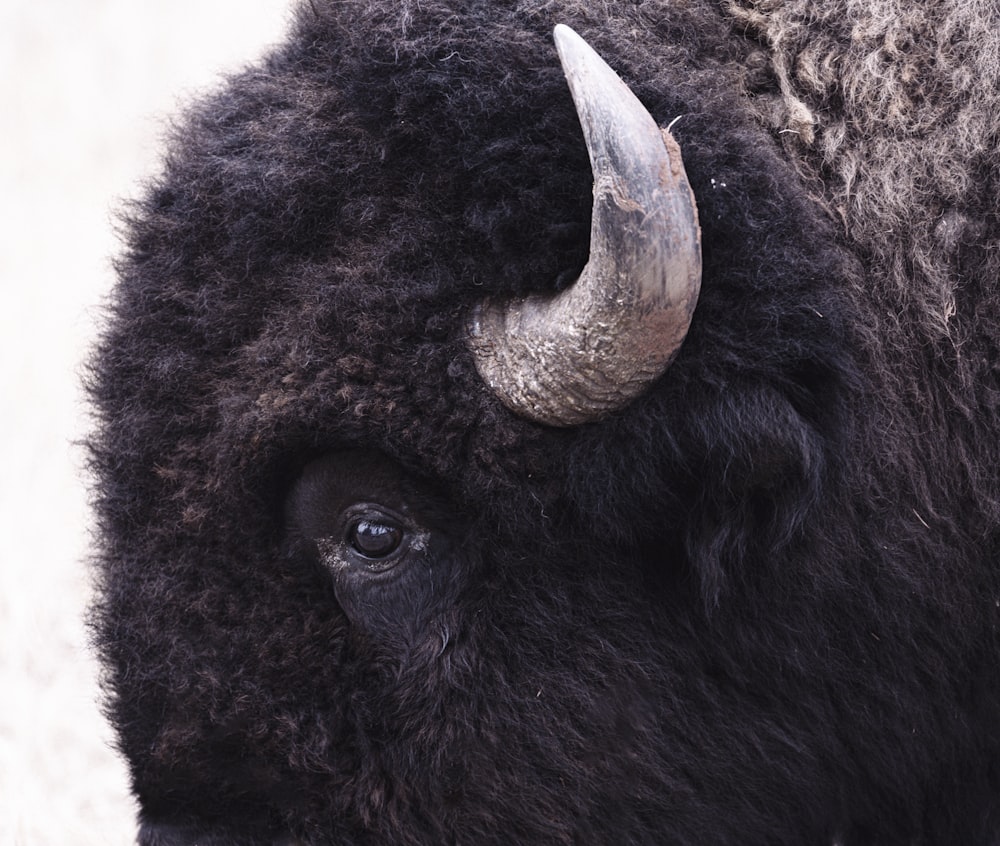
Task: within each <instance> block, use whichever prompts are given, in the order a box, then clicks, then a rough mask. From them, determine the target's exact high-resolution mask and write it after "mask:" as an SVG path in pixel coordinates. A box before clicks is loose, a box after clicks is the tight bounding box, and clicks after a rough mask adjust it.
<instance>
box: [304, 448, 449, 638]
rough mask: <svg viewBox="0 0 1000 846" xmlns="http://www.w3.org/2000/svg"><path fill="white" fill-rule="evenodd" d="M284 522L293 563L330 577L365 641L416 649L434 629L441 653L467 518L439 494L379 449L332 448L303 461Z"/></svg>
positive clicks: (351, 620) (323, 576) (355, 628)
mask: <svg viewBox="0 0 1000 846" xmlns="http://www.w3.org/2000/svg"><path fill="white" fill-rule="evenodd" d="M287 525H288V537H289V556H290V559H291V561H292V562H293V565H294V566H300V567H301V568H303V569H313V570H314V572H316V573H317V577H318V578H320V579H323V580H328V582H329V584H330V585H332V587H333V591H334V594H335V596H336V600H337V603H338V604H339V605H340V607H341V609H343V611H344V613H345V614H346V615H347V617H348V619H349V620H350V622H351V626H352V629H353V631H354V632H356V633H357V634H358V635H360V637H361V640H362V641H363V642H367V643H371V644H381V645H383V646H394V647H397V648H399V647H402V648H412V647H414V646H416V645H418V644H419V643H420V642H422V641H424V640H426V639H427V638H429V637H432V636H433V632H434V630H435V629H436V630H437V631H438V633H442V632H443V634H441V638H440V640H439V648H440V649H442V650H443V649H444V647H445V646H446V645H447V634H446V632H447V627H446V626H444V625H440V622H441V621H440V617H441V614H442V612H443V611H444V610H445V609H447V608H448V607H449V606H450V605H451V604H452V603H453V602H454V600H455V598H456V597H457V595H458V588H459V580H460V576H461V565H460V564H459V562H458V561H457V560H455V558H454V550H455V547H456V542H457V541H458V539H459V538H460V536H461V533H462V531H463V522H462V520H461V519H460V518H459V517H457V516H456V511H455V509H454V508H453V507H452V506H451V505H450V503H448V502H447V500H446V499H445V498H444V497H443V496H442V495H439V494H436V493H434V492H433V491H432V490H431V489H430V488H429V487H428V486H427V485H424V484H421V483H420V482H418V481H416V480H414V479H412V478H411V477H410V476H409V475H407V474H406V473H404V472H403V471H402V470H401V469H400V468H399V467H398V466H397V465H395V464H393V463H392V462H390V461H389V460H388V459H386V458H384V457H382V456H380V455H377V454H375V453H371V452H365V451H346V452H337V453H332V454H329V455H326V456H323V457H321V458H318V459H316V460H315V461H312V462H310V463H309V464H308V465H307V466H306V467H305V469H304V470H303V472H302V475H301V476H300V478H299V479H298V481H297V482H296V483H295V485H294V487H293V489H292V491H291V493H290V494H289V497H288V503H287ZM436 623H437V624H439V625H435V624H436Z"/></svg>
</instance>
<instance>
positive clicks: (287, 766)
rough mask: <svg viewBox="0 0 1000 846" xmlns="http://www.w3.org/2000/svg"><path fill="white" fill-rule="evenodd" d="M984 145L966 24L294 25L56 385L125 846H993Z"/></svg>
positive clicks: (665, 7) (875, 12)
mask: <svg viewBox="0 0 1000 846" xmlns="http://www.w3.org/2000/svg"><path fill="white" fill-rule="evenodd" d="M553 30H555V44H553ZM600 57H603V60H602V58H600ZM605 62H607V64H605ZM630 91H631V92H632V93H629V92H630ZM998 143H1000V14H998V12H997V9H996V8H995V6H993V5H991V4H987V3H978V2H969V0H928V2H925V3H906V2H903V1H902V0H875V1H874V2H871V3H856V2H852V1H851V0H726V2H719V1H718V0H683V2H682V0H644V1H643V2H631V0H629V2H626V0H621V2H610V0H609V2H599V3H597V2H583V0H501V1H500V2H483V0H396V2H389V1H388V0H337V2H333V0H311V2H308V3H303V4H302V5H301V7H300V8H298V9H297V11H296V13H295V16H294V20H293V21H292V24H291V28H290V33H289V35H288V37H287V39H286V40H285V41H284V42H283V43H282V44H281V45H279V46H277V47H276V48H275V49H273V51H272V52H270V53H269V54H268V55H266V56H265V57H264V58H263V59H262V60H261V61H259V62H258V63H256V64H254V65H252V66H249V67H248V68H247V69H245V70H244V71H242V72H240V73H238V74H236V75H234V76H233V77H231V78H230V79H229V80H228V81H227V83H226V84H225V86H224V87H222V88H221V90H219V91H218V92H217V93H214V94H212V95H211V96H207V97H206V98H205V99H203V100H202V101H201V102H200V103H197V104H195V105H194V106H193V107H192V108H190V110H189V112H188V113H187V114H186V116H185V117H184V118H183V120H181V121H179V122H178V123H177V124H176V126H175V127H174V129H173V130H172V132H171V135H170V138H169V140H168V143H167V147H166V155H165V157H164V161H163V165H162V170H161V172H160V173H159V175H157V176H156V177H155V178H154V179H152V180H151V181H150V183H149V184H148V185H147V186H146V188H145V190H144V193H143V195H142V198H141V199H140V200H138V201H137V202H135V203H134V204H133V205H131V206H130V207H129V208H128V209H127V210H126V211H125V213H124V217H125V224H124V227H123V231H124V244H123V247H122V251H121V255H120V257H119V259H118V263H117V271H118V277H119V281H118V285H117V287H116V289H115V291H114V293H113V294H112V297H111V299H110V302H109V304H108V312H107V318H106V322H105V325H104V328H103V330H102V336H101V340H100V342H99V345H98V349H97V350H96V351H95V354H94V357H93V360H92V367H91V371H90V375H89V390H90V392H91V396H92V398H93V402H94V405H95V409H96V412H97V422H96V424H95V429H94V432H93V434H92V437H91V438H90V449H91V456H92V462H93V468H94V474H95V476H94V478H95V483H94V487H95V500H96V522H97V531H98V537H99V549H98V552H97V580H98V590H99V594H98V595H99V598H98V600H97V602H96V604H95V607H94V609H93V613H92V626H93V631H94V636H95V641H96V643H97V646H98V648H99V650H100V654H101V656H102V659H103V662H104V667H105V684H106V689H107V709H108V714H109V718H110V720H111V721H112V723H113V725H114V726H115V728H116V730H117V733H118V738H119V743H120V748H121V750H122V753H123V754H124V756H125V757H126V759H127V761H128V763H129V766H130V769H131V777H132V784H133V789H134V792H135V795H136V797H137V799H138V802H139V807H140V820H139V827H140V833H139V842H140V844H142V845H143V846H180V844H196V843H197V844H200V846H232V845H233V844H239V846H262V845H263V844H272V843H300V844H315V846H320V844H344V845H345V846H346V844H356V845H357V846H362V844H363V845H364V846H374V845H375V844H399V846H406V844H436V845H439V844H456V846H457V844H463V845H465V844H477V846H489V844H532V843H545V844H556V843H561V844H592V843H608V844H713V845H714V844H741V846H755V845H757V846H763V844H767V845H768V846H780V845H782V844H789V846H791V844H796V846H800V845H801V844H821V845H822V846H832V844H838V846H864V844H872V845H874V844H878V846H888V845H889V844H899V846H903V844H907V846H914V844H921V846H931V844H942V845H943V844H947V846H953V845H954V844H966V845H968V844H981V846H987V844H996V843H998V842H1000V662H998V658H1000V651H998V631H997V626H998V622H1000V292H998V290H997V285H996V283H997V279H998V278H1000V220H998V214H997V212H998V200H997V197H998V193H1000V184H998V183H1000V152H998Z"/></svg>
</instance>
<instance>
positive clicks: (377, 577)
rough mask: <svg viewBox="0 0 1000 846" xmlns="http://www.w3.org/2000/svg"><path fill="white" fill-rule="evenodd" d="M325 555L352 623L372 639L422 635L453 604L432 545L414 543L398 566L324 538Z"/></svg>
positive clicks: (410, 639)
mask: <svg viewBox="0 0 1000 846" xmlns="http://www.w3.org/2000/svg"><path fill="white" fill-rule="evenodd" d="M317 547H318V548H319V553H320V560H321V561H322V562H323V566H324V567H325V569H326V570H327V572H328V573H329V577H330V579H331V582H332V584H333V590H334V594H335V596H336V598H337V602H338V604H339V605H340V607H341V609H342V610H343V612H344V613H345V614H346V615H347V618H348V620H349V621H350V624H351V627H352V628H353V629H355V630H356V631H357V632H361V633H364V634H365V635H366V636H367V637H368V638H369V639H373V640H377V641H385V642H390V643H396V642H398V641H399V640H400V639H403V640H404V641H406V642H413V641H414V640H415V639H418V638H419V637H420V636H421V634H422V632H424V631H425V630H426V628H427V625H428V623H429V622H430V620H431V619H432V618H433V617H434V615H435V613H436V610H437V609H439V608H440V607H441V606H442V605H443V604H446V603H447V594H448V591H447V588H446V583H445V582H444V581H443V580H442V575H443V574H442V570H444V569H445V568H444V567H443V566H442V565H441V562H440V561H439V560H436V559H435V557H434V556H433V555H432V554H431V551H430V550H429V548H428V545H427V544H414V545H413V546H412V547H411V549H410V551H409V552H408V554H407V555H406V556H404V557H403V558H402V559H401V560H399V561H398V562H396V563H395V564H394V566H390V567H384V566H379V564H378V563H377V562H373V563H372V564H371V565H370V566H369V565H367V564H366V563H365V562H363V561H359V560H357V559H356V558H355V557H353V556H351V555H350V553H347V552H346V551H345V549H344V547H343V545H342V544H340V543H337V542H334V541H330V540H326V541H324V540H318V541H317Z"/></svg>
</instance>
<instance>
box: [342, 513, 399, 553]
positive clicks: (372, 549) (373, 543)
mask: <svg viewBox="0 0 1000 846" xmlns="http://www.w3.org/2000/svg"><path fill="white" fill-rule="evenodd" d="M347 542H348V543H349V544H350V545H351V548H352V549H353V550H354V551H355V552H356V553H358V555H361V556H363V557H365V558H372V559H381V558H388V557H389V556H390V555H392V554H393V553H394V552H395V551H396V550H397V549H399V545H400V544H401V543H402V542H403V530H402V529H401V528H400V527H399V526H397V525H396V524H395V523H392V522H390V521H388V520H387V519H386V518H384V517H379V518H376V519H370V518H362V519H360V520H355V521H354V522H353V523H352V524H351V525H350V526H349V527H348V529H347Z"/></svg>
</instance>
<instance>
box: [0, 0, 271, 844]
mask: <svg viewBox="0 0 1000 846" xmlns="http://www.w3.org/2000/svg"><path fill="white" fill-rule="evenodd" d="M289 6H290V0H84V1H83V2H81V0H48V2H32V0H6V1H5V2H4V3H2V4H0V288H2V293H3V299H2V301H0V397H2V410H0V433H2V436H0V846H49V845H50V844H51V846H57V844H58V846H96V844H112V846H119V844H130V843H132V842H133V837H134V828H135V826H134V821H133V808H132V804H131V801H130V799H129V797H128V789H127V782H126V777H125V773H124V767H123V766H122V764H121V763H120V762H119V761H118V759H117V757H116V755H115V753H114V752H113V751H112V750H111V746H110V742H111V738H110V733H109V731H108V730H107V728H106V726H105V725H104V721H103V719H102V717H101V716H100V712H99V710H98V707H97V705H96V700H97V696H98V689H97V685H96V675H97V669H96V666H95V664H94V661H93V658H92V656H91V655H90V654H89V651H88V648H87V645H86V633H85V630H84V627H83V624H82V615H83V612H84V608H85V606H86V603H87V599H88V573H87V566H86V563H85V562H86V559H87V554H88V544H89V537H88V522H89V518H88V514H87V493H86V488H85V481H84V474H83V470H82V465H83V457H82V454H81V451H80V449H79V448H78V447H77V446H75V445H74V441H78V440H79V439H80V437H81V435H82V433H83V432H84V431H85V428H86V426H87V422H86V411H85V409H84V406H83V400H82V397H81V391H80V388H79V382H80V371H81V362H82V361H83V359H84V357H85V356H86V353H87V350H88V348H89V346H90V345H91V344H92V343H93V340H94V335H95V326H96V323H97V320H98V313H99V307H100V303H101V302H102V299H103V297H104V296H105V294H106V292H107V291H108V289H109V288H110V286H111V284H112V272H111V268H110V262H109V258H110V256H112V255H113V254H114V252H115V250H116V241H115V236H114V231H113V228H114V227H113V209H114V208H115V207H116V206H117V205H118V204H119V203H120V201H121V199H122V198H125V197H128V196H130V195H134V194H135V193H136V191H137V186H138V183H139V182H140V180H141V179H142V177H143V176H144V175H146V174H149V173H152V172H154V171H155V170H156V168H157V161H158V156H159V153H160V151H161V145H160V141H161V138H162V135H163V128H164V122H165V120H166V118H167V117H169V116H170V115H171V114H173V113H175V112H176V111H177V109H178V108H179V107H180V105H181V104H182V103H183V102H184V101H185V100H186V99H189V98H190V97H192V96H193V95H195V94H196V93H197V92H198V91H200V90H204V89H206V88H210V87H212V86H214V85H217V84H218V82H219V79H220V77H221V75H222V74H223V73H225V72H227V71H232V70H237V69H238V68H239V67H241V66H242V65H243V64H244V63H246V62H248V61H251V60H252V59H254V58H255V57H256V56H259V55H260V54H261V53H262V52H263V51H264V49H265V48H266V46H267V45H268V44H271V43H274V42H276V41H278V40H279V39H280V38H281V36H282V33H283V31H284V29H285V26H286V24H287V18H288V14H289Z"/></svg>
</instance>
